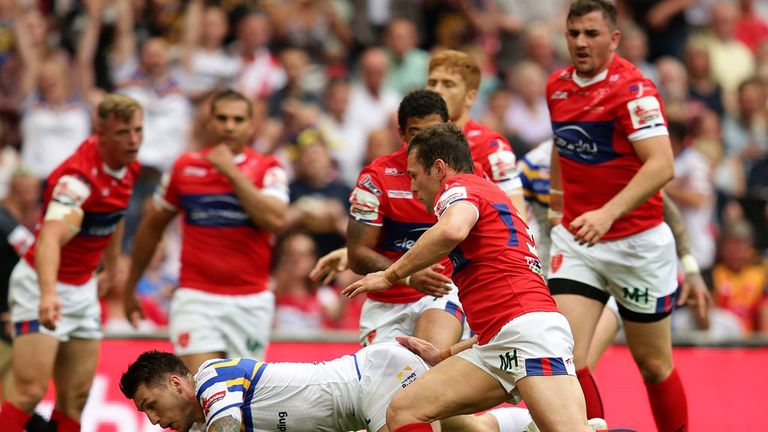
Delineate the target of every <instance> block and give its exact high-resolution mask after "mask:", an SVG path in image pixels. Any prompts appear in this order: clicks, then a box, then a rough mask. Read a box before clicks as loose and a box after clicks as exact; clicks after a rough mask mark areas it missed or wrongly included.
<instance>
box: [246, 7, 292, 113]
mask: <svg viewBox="0 0 768 432" xmlns="http://www.w3.org/2000/svg"><path fill="white" fill-rule="evenodd" d="M271 38H272V28H271V24H270V21H269V17H268V16H267V15H266V14H265V13H264V12H262V11H255V10H252V11H248V12H247V13H246V14H245V16H243V17H242V18H240V21H239V22H238V23H237V41H236V43H235V47H236V50H237V52H238V54H239V56H240V59H241V62H242V66H241V69H240V71H239V73H238V76H237V84H236V88H237V90H238V91H240V92H242V93H243V94H244V95H246V96H247V97H248V98H250V99H265V98H267V97H268V96H269V95H270V94H272V92H273V91H275V90H277V89H278V88H280V87H281V86H282V85H283V84H285V71H283V68H282V67H281V66H280V62H279V60H278V59H277V57H276V56H275V55H274V54H272V52H271V51H270V49H269V43H270V41H271Z"/></svg>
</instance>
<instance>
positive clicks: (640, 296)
mask: <svg viewBox="0 0 768 432" xmlns="http://www.w3.org/2000/svg"><path fill="white" fill-rule="evenodd" d="M621 291H622V295H623V296H624V300H627V301H630V302H632V303H635V304H638V305H639V304H643V305H647V304H648V288H626V287H624V288H621Z"/></svg>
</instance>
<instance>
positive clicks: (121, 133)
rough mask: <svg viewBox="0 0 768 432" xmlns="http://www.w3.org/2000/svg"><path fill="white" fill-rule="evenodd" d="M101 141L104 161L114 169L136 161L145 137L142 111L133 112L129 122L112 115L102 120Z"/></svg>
mask: <svg viewBox="0 0 768 432" xmlns="http://www.w3.org/2000/svg"><path fill="white" fill-rule="evenodd" d="M99 133H100V136H99V143H100V146H101V148H102V151H103V154H102V157H103V158H104V162H105V163H106V164H107V165H109V166H110V167H111V168H113V169H119V168H122V167H124V166H126V165H128V164H131V163H133V162H135V161H136V157H137V156H138V155H139V148H140V147H141V140H142V139H143V138H144V116H143V115H142V113H141V111H136V112H134V113H133V117H131V120H130V121H128V122H124V121H122V120H120V119H118V118H117V117H115V116H114V115H110V116H109V117H107V119H106V120H103V121H102V122H101V130H100V131H99Z"/></svg>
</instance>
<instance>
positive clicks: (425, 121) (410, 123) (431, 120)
mask: <svg viewBox="0 0 768 432" xmlns="http://www.w3.org/2000/svg"><path fill="white" fill-rule="evenodd" d="M440 123H443V118H442V117H440V114H430V115H428V116H426V117H409V118H408V119H407V120H405V130H404V131H400V133H401V134H402V136H403V139H404V140H405V142H408V141H410V140H411V138H413V136H414V135H416V134H417V133H418V132H419V131H420V130H422V129H424V128H428V127H430V126H433V125H436V124H440Z"/></svg>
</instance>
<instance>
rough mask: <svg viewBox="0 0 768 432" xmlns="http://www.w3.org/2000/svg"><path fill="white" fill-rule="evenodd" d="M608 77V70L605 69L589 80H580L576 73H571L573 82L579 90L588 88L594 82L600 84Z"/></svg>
mask: <svg viewBox="0 0 768 432" xmlns="http://www.w3.org/2000/svg"><path fill="white" fill-rule="evenodd" d="M607 76H608V69H607V68H606V69H605V70H604V71H602V72H600V73H599V74H597V75H595V76H593V77H591V78H582V77H580V76H578V75H577V74H576V71H573V75H572V78H573V82H575V83H576V85H578V86H579V87H581V88H584V87H586V86H590V85H592V84H594V83H596V82H600V81H602V80H604V79H605V78H606V77H607Z"/></svg>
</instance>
